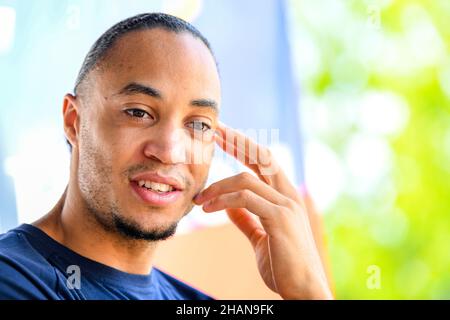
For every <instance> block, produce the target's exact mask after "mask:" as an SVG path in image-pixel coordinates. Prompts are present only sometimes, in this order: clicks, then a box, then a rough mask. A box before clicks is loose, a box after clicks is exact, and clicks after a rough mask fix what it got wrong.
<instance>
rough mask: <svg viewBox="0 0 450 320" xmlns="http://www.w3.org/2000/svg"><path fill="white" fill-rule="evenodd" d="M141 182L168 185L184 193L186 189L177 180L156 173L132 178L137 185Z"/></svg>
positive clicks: (146, 173)
mask: <svg viewBox="0 0 450 320" xmlns="http://www.w3.org/2000/svg"><path fill="white" fill-rule="evenodd" d="M141 180H145V181H153V182H157V183H164V184H168V185H170V186H172V187H173V188H174V189H175V191H182V190H183V189H184V188H183V186H182V184H181V183H180V182H179V181H178V180H177V179H176V178H173V177H168V176H162V175H159V174H158V173H155V172H143V173H140V174H138V175H136V176H134V177H133V178H131V181H132V182H136V183H137V182H139V181H141Z"/></svg>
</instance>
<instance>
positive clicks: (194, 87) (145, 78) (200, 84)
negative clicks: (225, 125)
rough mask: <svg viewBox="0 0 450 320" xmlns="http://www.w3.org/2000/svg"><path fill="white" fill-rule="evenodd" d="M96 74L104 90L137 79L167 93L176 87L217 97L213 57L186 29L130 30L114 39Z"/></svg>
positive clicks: (218, 91)
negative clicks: (183, 30) (178, 31)
mask: <svg viewBox="0 0 450 320" xmlns="http://www.w3.org/2000/svg"><path fill="white" fill-rule="evenodd" d="M96 73H97V75H96V76H95V78H96V83H97V84H98V85H99V86H100V87H101V89H103V90H105V91H111V90H116V89H118V88H122V87H123V86H125V85H126V84H127V83H131V82H138V83H146V84H149V85H151V86H153V87H157V88H158V90H161V91H162V92H165V93H168V94H170V91H173V90H176V91H177V92H178V93H181V92H195V93H196V94H197V95H206V96H208V97H209V98H215V99H219V98H220V80H219V76H218V72H217V67H216V63H215V61H214V58H213V56H212V54H211V53H210V51H209V49H208V48H207V47H206V45H205V44H204V43H203V42H202V41H201V40H200V39H198V38H195V37H194V36H192V35H191V34H190V33H187V32H182V33H175V32H171V31H166V30H163V29H160V28H155V29H150V30H142V31H133V32H130V33H128V34H126V35H124V36H122V37H121V38H120V39H118V40H117V41H116V43H115V44H114V46H113V47H112V48H111V49H110V50H109V52H108V53H107V56H106V57H105V59H104V61H103V62H102V68H101V72H96Z"/></svg>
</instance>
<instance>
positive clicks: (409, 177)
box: [0, 0, 450, 299]
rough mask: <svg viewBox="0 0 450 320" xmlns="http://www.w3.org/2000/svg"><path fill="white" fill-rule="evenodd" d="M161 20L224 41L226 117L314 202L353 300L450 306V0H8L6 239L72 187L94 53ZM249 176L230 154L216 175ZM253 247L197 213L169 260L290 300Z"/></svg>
mask: <svg viewBox="0 0 450 320" xmlns="http://www.w3.org/2000/svg"><path fill="white" fill-rule="evenodd" d="M150 11H163V12H167V13H171V14H174V15H177V16H179V17H181V18H184V19H186V20H188V21H190V22H191V23H193V24H194V25H195V26H196V27H198V28H199V29H200V30H201V32H202V33H203V34H204V35H205V36H206V37H207V38H208V39H209V40H210V42H211V44H212V47H213V49H214V51H215V53H216V56H217V59H218V63H219V68H220V73H221V78H222V85H223V106H222V110H223V111H222V115H221V117H222V120H223V121H224V122H225V123H227V124H229V125H231V126H233V127H235V128H238V129H241V130H243V131H244V132H247V133H248V132H250V133H252V132H253V133H255V134H256V135H257V138H258V140H259V141H260V142H262V143H265V144H267V145H270V146H271V147H272V148H273V149H274V150H275V154H276V156H277V158H278V161H279V162H281V163H282V165H283V168H284V169H285V170H286V171H287V172H288V175H289V176H290V177H291V180H292V182H293V183H295V184H296V185H298V186H299V187H300V186H306V189H307V190H308V191H309V193H310V194H311V195H312V197H313V199H314V201H315V204H316V207H317V209H318V211H319V212H320V214H321V215H322V217H323V220H324V222H325V227H326V241H327V244H328V251H329V255H330V264H331V269H332V273H333V279H334V285H335V291H336V297H337V298H339V299H450V217H449V214H450V1H448V0H428V1H427V0H423V1H419V0H410V1H407V0H405V1H401V0H397V1H395V0H366V1H364V0H314V1H313V0H304V1H300V0H290V1H289V0H286V1H281V0H280V1H277V0H245V1H237V0H203V1H201V0H167V1H163V0H154V1H150V0H147V1H143V0H134V1H121V0H113V1H111V0H109V1H106V0H97V1H87V0H39V1H38V0H35V1H31V0H16V1H14V0H0V231H1V232H4V231H6V230H9V229H11V228H13V227H15V226H17V225H18V224H20V223H24V222H26V223H30V222H32V221H34V220H35V219H37V218H38V217H40V216H42V215H43V214H44V213H46V212H47V211H48V210H49V209H50V208H51V207H52V206H53V204H54V203H55V202H56V200H57V199H58V198H59V196H60V195H61V193H62V191H63V189H64V187H65V185H66V183H67V180H68V165H69V160H70V159H69V152H68V149H67V146H66V145H65V141H64V137H63V130H62V119H61V114H62V112H61V108H62V97H63V95H64V94H65V93H66V92H71V90H72V88H73V84H74V82H75V78H76V75H77V72H78V69H79V67H80V66H81V63H82V60H83V58H84V56H85V54H86V53H87V51H88V49H89V47H90V46H91V45H92V43H93V42H94V41H95V40H96V39H97V38H98V37H99V36H100V35H101V33H103V32H104V31H105V30H106V29H107V28H109V27H110V26H111V25H113V24H114V23H116V22H118V21H119V20H121V19H124V18H126V17H129V16H131V15H134V14H137V13H142V12H150ZM260 130H266V131H267V130H269V135H268V137H262V136H261V134H259V133H260ZM272 132H273V133H274V134H272ZM261 140H263V141H261ZM264 140H265V141H264ZM241 170H244V169H243V168H242V167H241V166H240V165H238V164H237V163H235V162H233V161H229V159H227V158H226V157H223V156H221V155H220V154H219V155H218V157H217V159H215V161H214V163H213V166H212V168H211V173H210V181H209V182H213V181H216V180H218V179H221V178H223V177H225V176H228V175H231V174H234V173H235V172H238V171H241ZM244 242H245V239H243V237H242V236H241V235H240V234H238V233H237V232H236V231H235V230H234V229H233V228H232V226H229V223H228V222H227V219H226V216H225V215H224V214H223V213H222V214H217V215H214V217H213V216H208V217H205V216H204V215H202V214H201V212H199V210H198V209H196V210H194V212H193V213H192V214H190V215H189V216H188V217H186V219H184V221H183V223H182V225H181V226H180V229H179V236H178V237H176V239H174V240H170V241H169V242H168V243H167V244H165V246H166V248H165V249H167V250H165V251H162V252H164V253H163V254H161V255H160V257H159V263H160V264H161V265H162V266H164V267H165V268H166V269H167V270H169V271H171V272H172V273H174V274H175V275H177V276H180V277H181V278H183V279H187V280H189V281H190V282H191V283H192V284H193V285H196V286H198V287H199V288H201V289H203V290H205V291H207V292H209V293H212V294H214V295H215V296H216V297H218V298H273V297H275V296H274V295H273V293H270V292H268V290H267V289H265V287H264V285H263V284H262V283H261V282H260V279H259V277H258V275H257V274H256V268H255V266H254V261H253V256H252V252H251V249H250V246H249V245H241V243H244ZM180 252H183V254H180ZM218 252H219V253H220V255H219V254H218ZM197 255H198V256H197ZM234 261H237V262H239V263H235V262H234ZM218 266H219V267H220V266H222V269H220V268H219V267H218ZM212 270H214V271H212ZM214 272H216V273H214ZM221 275H223V276H221Z"/></svg>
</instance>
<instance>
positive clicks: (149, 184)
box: [138, 180, 173, 192]
mask: <svg viewBox="0 0 450 320" xmlns="http://www.w3.org/2000/svg"><path fill="white" fill-rule="evenodd" d="M138 185H139V187H146V188H147V189H152V190H154V191H158V192H169V191H173V187H172V186H170V185H168V184H165V183H157V182H153V181H144V180H139V181H138Z"/></svg>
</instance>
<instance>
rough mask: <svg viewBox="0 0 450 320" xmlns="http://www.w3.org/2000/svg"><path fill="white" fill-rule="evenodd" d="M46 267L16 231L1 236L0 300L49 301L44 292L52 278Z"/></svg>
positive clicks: (42, 260)
mask: <svg viewBox="0 0 450 320" xmlns="http://www.w3.org/2000/svg"><path fill="white" fill-rule="evenodd" d="M48 266H49V265H48V263H47V261H46V260H45V259H44V258H43V257H42V256H41V255H39V253H38V252H37V251H36V250H35V249H34V248H33V246H32V245H31V244H30V243H29V241H28V239H27V238H26V236H25V234H23V233H21V232H20V231H19V230H18V229H13V230H10V231H9V232H7V233H5V234H1V235H0V299H49V298H52V297H51V296H50V295H49V294H48V293H47V292H48V290H46V289H48V288H46V287H47V286H48V284H49V281H48V279H52V278H53V277H52V275H53V269H52V268H48ZM46 280H47V282H44V281H46ZM50 283H51V281H50ZM50 286H51V284H50Z"/></svg>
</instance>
